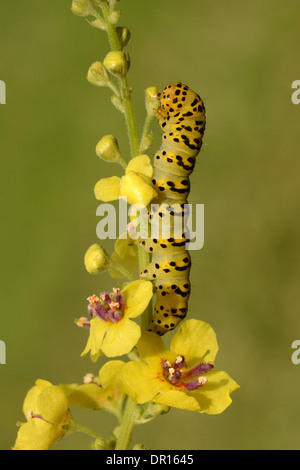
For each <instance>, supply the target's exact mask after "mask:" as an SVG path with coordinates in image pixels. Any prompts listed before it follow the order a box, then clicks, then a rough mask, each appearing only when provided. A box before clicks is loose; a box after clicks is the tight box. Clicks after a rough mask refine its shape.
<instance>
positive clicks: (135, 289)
mask: <svg viewBox="0 0 300 470" xmlns="http://www.w3.org/2000/svg"><path fill="white" fill-rule="evenodd" d="M122 294H123V295H124V298H125V304H126V307H125V317H126V318H136V317H138V316H139V315H141V314H142V313H143V312H144V311H145V310H146V308H147V307H148V305H149V302H150V300H151V298H152V296H153V286H152V283H151V282H150V281H144V280H137V281H133V282H130V284H128V285H127V286H126V287H124V289H122Z"/></svg>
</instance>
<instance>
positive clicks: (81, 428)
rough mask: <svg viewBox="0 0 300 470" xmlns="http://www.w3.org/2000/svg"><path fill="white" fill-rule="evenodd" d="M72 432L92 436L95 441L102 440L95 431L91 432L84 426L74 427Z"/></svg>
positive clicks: (77, 425)
mask: <svg viewBox="0 0 300 470" xmlns="http://www.w3.org/2000/svg"><path fill="white" fill-rule="evenodd" d="M74 431H77V432H83V433H84V434H88V435H89V436H92V437H94V438H95V439H102V437H101V436H99V434H97V433H96V432H95V431H92V430H91V429H89V428H87V427H85V426H80V425H79V424H76V425H75V427H74Z"/></svg>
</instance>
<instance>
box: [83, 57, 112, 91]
mask: <svg viewBox="0 0 300 470" xmlns="http://www.w3.org/2000/svg"><path fill="white" fill-rule="evenodd" d="M87 79H88V81H89V82H90V83H91V84H92V85H96V86H107V84H108V83H109V78H108V73H107V71H106V69H105V67H104V66H103V64H102V63H101V62H94V63H93V64H92V65H91V66H90V68H89V71H88V74H87Z"/></svg>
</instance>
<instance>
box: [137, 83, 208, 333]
mask: <svg viewBox="0 0 300 470" xmlns="http://www.w3.org/2000/svg"><path fill="white" fill-rule="evenodd" d="M159 100H160V104H159V107H158V110H157V112H156V116H157V118H158V120H159V124H160V127H161V128H162V130H163V132H164V133H163V136H162V145H161V148H160V149H159V150H158V152H156V154H155V156H154V174H153V180H152V183H153V185H154V188H155V190H156V192H157V194H158V196H157V199H156V200H154V201H153V203H152V205H151V209H150V211H149V223H151V227H152V229H153V228H154V229H156V231H157V233H158V236H157V238H153V237H151V238H148V239H147V240H142V241H140V243H141V245H142V246H143V247H144V249H145V250H146V251H147V252H148V253H151V254H152V261H151V263H150V264H149V265H148V267H147V268H146V269H145V270H144V271H142V272H141V273H140V277H141V278H143V279H147V280H153V281H155V293H156V304H155V309H154V314H153V319H152V322H151V325H150V326H149V331H153V332H155V333H157V334H158V335H160V336H161V335H163V334H165V333H166V332H167V331H170V330H172V329H174V328H176V326H177V325H178V324H179V322H180V321H181V320H182V319H184V318H185V316H186V314H187V310H188V300H189V296H190V290H191V289H190V281H189V274H190V267H191V259H190V255H189V253H188V251H187V250H186V243H187V242H188V241H189V238H188V233H187V230H186V229H185V224H184V223H183V221H184V220H185V216H186V215H187V210H186V207H188V206H186V205H187V198H188V195H189V192H190V180H189V176H190V174H191V173H192V171H193V169H194V167H195V162H196V156H197V154H198V153H199V151H200V149H201V146H202V137H203V134H204V130H205V123H206V118H205V107H204V104H203V101H202V100H201V98H200V96H199V95H198V94H197V93H195V92H194V91H192V90H191V89H190V88H189V87H188V86H186V85H183V84H182V83H177V84H176V85H168V86H167V87H165V88H164V90H163V91H162V93H161V94H160V95H159ZM165 220H167V222H163V221H165ZM162 222H163V226H164V229H166V228H168V229H169V234H168V236H167V237H165V236H164V234H163V230H159V229H158V227H159V226H160V225H161V223H162ZM178 227H179V229H181V230H180V232H179V234H178ZM151 233H153V230H152V232H151Z"/></svg>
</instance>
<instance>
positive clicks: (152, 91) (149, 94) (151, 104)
mask: <svg viewBox="0 0 300 470" xmlns="http://www.w3.org/2000/svg"><path fill="white" fill-rule="evenodd" d="M158 104H159V101H158V89H157V88H156V86H151V87H149V88H147V89H146V90H145V105H146V110H147V113H148V114H154V110H155V109H156V108H157V106H158Z"/></svg>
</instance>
